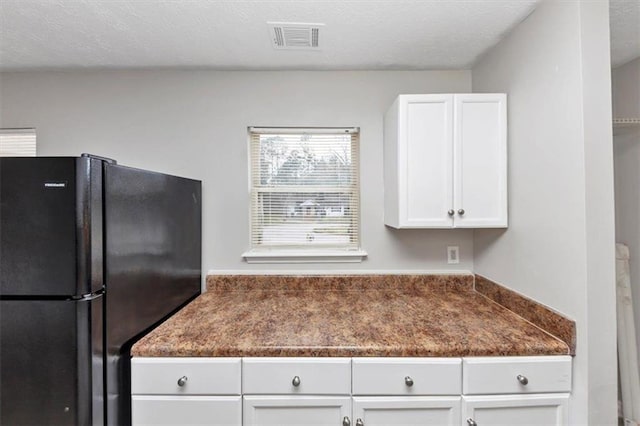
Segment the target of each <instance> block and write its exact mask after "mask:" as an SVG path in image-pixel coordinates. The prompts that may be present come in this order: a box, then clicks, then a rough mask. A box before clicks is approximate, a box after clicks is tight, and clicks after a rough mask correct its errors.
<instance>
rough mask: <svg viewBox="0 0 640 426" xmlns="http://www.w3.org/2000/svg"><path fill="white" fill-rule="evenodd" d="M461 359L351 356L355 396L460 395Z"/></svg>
mask: <svg viewBox="0 0 640 426" xmlns="http://www.w3.org/2000/svg"><path fill="white" fill-rule="evenodd" d="M461 383H462V360H461V359H460V358H431V359H425V358H383V359H381V358H354V359H353V394H354V395H460V392H461V389H462V385H461Z"/></svg>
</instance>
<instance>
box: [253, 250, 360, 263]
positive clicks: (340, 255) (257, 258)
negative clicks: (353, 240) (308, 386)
mask: <svg viewBox="0 0 640 426" xmlns="http://www.w3.org/2000/svg"><path fill="white" fill-rule="evenodd" d="M242 257H243V258H244V260H245V261H246V262H247V263H360V262H362V261H363V260H364V258H365V257H367V252H366V251H364V250H317V251H300V250H297V251H296V250H249V251H247V252H245V253H243V254H242Z"/></svg>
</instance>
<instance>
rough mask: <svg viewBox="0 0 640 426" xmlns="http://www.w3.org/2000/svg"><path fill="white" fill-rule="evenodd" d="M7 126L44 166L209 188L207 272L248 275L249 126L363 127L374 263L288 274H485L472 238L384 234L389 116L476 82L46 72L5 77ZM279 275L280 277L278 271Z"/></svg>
mask: <svg viewBox="0 0 640 426" xmlns="http://www.w3.org/2000/svg"><path fill="white" fill-rule="evenodd" d="M0 85H1V96H0V117H1V125H2V126H3V127H36V129H37V140H38V154H39V155H78V154H80V153H82V152H91V153H94V154H98V155H103V156H107V157H112V158H115V159H117V160H118V161H119V162H120V163H122V164H126V165H131V166H136V167H142V168H149V169H153V170H159V171H164V172H167V173H173V174H178V175H184V176H188V177H193V178H196V179H201V180H202V181H203V198H204V208H203V215H204V224H203V225H204V234H203V236H204V247H203V269H204V270H205V271H207V270H210V269H218V270H219V269H225V270H237V269H261V270H264V269H266V268H265V266H264V265H247V264H246V263H244V262H243V261H242V259H241V254H242V253H243V252H244V251H245V250H247V249H248V241H249V234H248V232H249V225H248V224H249V218H248V211H249V210H248V183H247V182H248V172H247V167H248V163H247V161H248V160H247V126H252V125H254V126H359V127H360V128H361V138H360V140H361V142H360V143H361V147H360V151H361V182H362V184H361V185H362V191H361V192H362V195H361V203H362V245H363V248H364V249H365V250H366V251H367V252H368V253H369V257H368V259H367V260H365V261H364V262H363V263H362V264H349V265H347V266H345V265H344V264H332V265H288V266H273V267H272V268H277V269H284V268H288V269H296V270H300V269H305V268H308V269H313V270H318V269H346V268H347V267H348V268H350V269H352V268H353V269H359V270H445V269H449V265H447V264H446V247H447V246H448V245H459V246H460V255H461V263H460V264H459V265H452V266H454V267H455V268H454V269H459V270H471V269H473V234H472V231H469V230H456V231H451V230H444V231H436V230H425V231H415V230H413V231H407V230H400V231H399V230H392V229H390V228H386V227H385V226H384V225H383V220H382V215H383V193H382V190H383V181H382V123H383V114H384V112H385V111H386V109H387V107H388V106H389V105H390V104H391V103H392V101H393V99H394V98H395V96H397V95H398V94H399V93H438V92H469V91H470V90H471V73H470V71H423V72H400V71H393V72H213V71H119V72H116V71H113V72H42V73H6V74H1V75H0ZM267 268H269V267H268V266H267Z"/></svg>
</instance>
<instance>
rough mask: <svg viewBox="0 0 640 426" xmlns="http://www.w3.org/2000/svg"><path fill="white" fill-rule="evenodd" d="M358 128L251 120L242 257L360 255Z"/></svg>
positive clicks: (303, 258) (261, 259) (254, 259)
mask: <svg viewBox="0 0 640 426" xmlns="http://www.w3.org/2000/svg"><path fill="white" fill-rule="evenodd" d="M358 140H359V130H358V129H357V128H339V129H338V128H331V129H328V128H316V129H301V128H250V129H249V147H250V174H251V176H250V181H251V194H250V196H251V203H250V204H251V207H250V208H251V212H250V216H251V250H250V251H249V252H247V253H245V254H244V255H243V256H244V257H245V259H246V260H247V261H248V262H309V261H325V262H326V261H351V262H354V261H355V262H359V261H361V260H362V258H363V257H364V256H366V253H365V252H363V251H362V250H360V184H359V167H358V165H359V161H358V145H359V144H358Z"/></svg>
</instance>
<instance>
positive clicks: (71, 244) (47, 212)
mask: <svg viewBox="0 0 640 426" xmlns="http://www.w3.org/2000/svg"><path fill="white" fill-rule="evenodd" d="M75 182H76V170H75V158H2V159H0V229H2V233H0V253H2V256H0V295H2V296H69V295H74V294H76V290H77V287H76V285H77V283H76V185H75Z"/></svg>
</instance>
